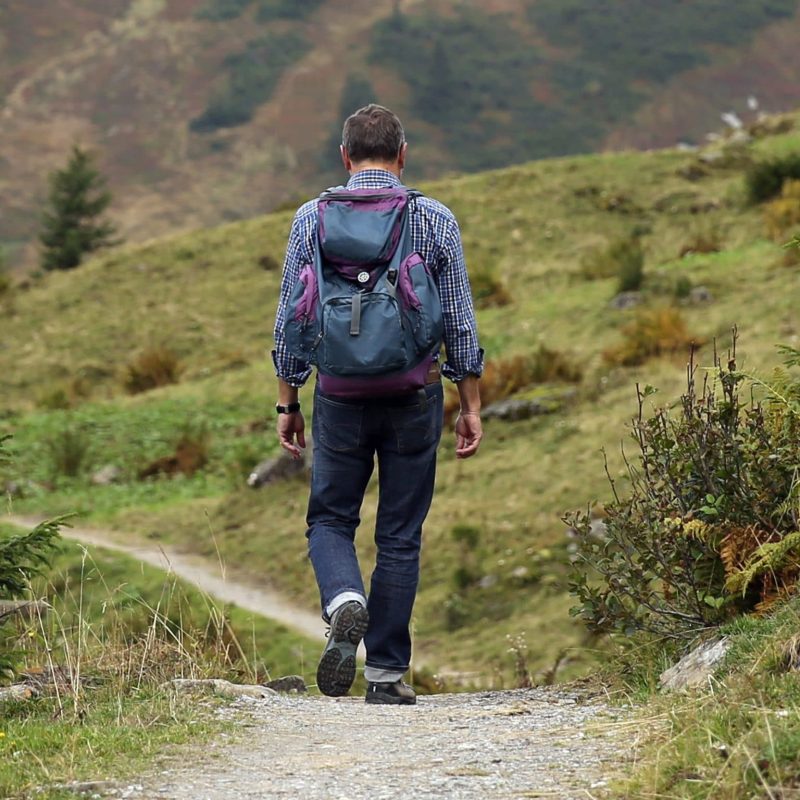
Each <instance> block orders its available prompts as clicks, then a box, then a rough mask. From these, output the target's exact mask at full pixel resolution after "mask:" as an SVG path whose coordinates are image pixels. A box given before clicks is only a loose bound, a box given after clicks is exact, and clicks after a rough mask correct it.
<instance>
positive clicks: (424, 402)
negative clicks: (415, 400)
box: [417, 389, 428, 414]
mask: <svg viewBox="0 0 800 800" xmlns="http://www.w3.org/2000/svg"><path fill="white" fill-rule="evenodd" d="M417 397H419V411H420V414H424V413H425V412H426V411H427V410H428V393H427V392H426V391H425V390H424V389H420V390H419V391H418V392H417Z"/></svg>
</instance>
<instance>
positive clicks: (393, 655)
mask: <svg viewBox="0 0 800 800" xmlns="http://www.w3.org/2000/svg"><path fill="white" fill-rule="evenodd" d="M406 151H407V144H406V142H405V137H404V134H403V127H402V125H401V123H400V120H399V119H398V118H397V116H396V115H395V114H393V113H392V112H391V111H389V110H388V109H386V108H384V107H382V106H379V105H368V106H366V107H364V108H361V109H359V110H358V111H356V112H355V113H354V114H353V115H352V116H350V117H349V118H348V119H347V121H346V122H345V124H344V130H343V136H342V146H341V155H342V161H343V164H344V167H345V169H346V170H347V171H348V173H349V174H350V179H349V181H348V182H347V185H346V187H342V188H341V189H340V190H337V193H336V194H335V197H334V198H333V199H334V200H337V201H341V199H342V198H341V196H340V195H343V196H345V197H346V193H347V192H352V193H353V196H354V197H356V196H359V195H360V196H362V199H363V196H370V197H371V196H375V197H378V198H379V199H380V198H382V197H384V194H385V193H389V194H392V193H395V194H397V195H398V196H402V197H404V198H406V200H405V201H403V202H407V205H406V207H405V208H404V210H403V212H402V213H404V214H406V215H407V219H406V218H403V219H404V224H405V225H406V226H407V227H406V228H404V230H407V231H408V235H409V236H410V246H411V247H412V248H413V250H414V251H416V252H417V253H418V254H419V255H420V256H421V257H422V259H423V260H424V263H425V265H426V269H427V271H428V272H429V273H430V275H431V276H432V278H433V283H434V284H435V287H436V289H437V290H438V295H439V298H438V299H439V300H440V302H441V321H442V323H443V340H444V346H445V349H446V354H447V360H446V361H445V362H444V363H443V364H442V365H441V368H440V366H439V358H438V353H436V352H434V353H433V354H432V356H431V357H429V358H428V360H427V361H426V362H423V366H422V374H421V377H418V378H417V379H418V381H419V383H418V384H416V383H414V384H413V385H412V383H407V385H406V383H404V381H406V373H403V374H402V375H400V376H399V377H398V376H397V375H390V376H388V378H385V377H375V378H366V379H363V380H361V379H357V380H355V382H354V381H352V380H350V381H348V380H347V379H344V380H339V379H337V378H333V377H331V375H330V374H329V371H328V370H326V369H323V362H322V361H317V360H315V359H316V357H317V356H316V354H317V352H318V351H316V350H314V348H315V347H317V345H319V341H320V340H321V339H322V338H323V335H324V330H323V329H322V328H320V332H319V334H318V336H316V337H315V338H314V340H313V341H312V342H311V343H310V344H308V345H307V346H308V347H309V348H310V349H309V350H308V356H307V358H306V357H302V356H303V355H304V354H305V353H306V351H305V350H302V349H298V347H299V346H292V347H291V351H290V346H289V345H288V344H287V336H286V332H287V325H288V326H289V327H290V329H291V325H292V320H295V321H296V317H298V316H299V314H295V313H294V312H293V313H292V315H291V319H290V315H289V314H287V307H288V305H289V303H290V298H292V297H293V293H295V294H294V297H296V296H297V293H296V290H297V288H298V282H299V281H301V282H303V283H305V282H307V283H309V285H310V284H311V283H312V282H313V281H312V278H311V275H312V272H313V274H314V276H317V277H315V278H314V280H321V281H324V280H325V275H326V273H325V268H324V266H323V267H318V268H317V270H316V272H314V270H313V269H312V270H309V268H308V265H315V264H317V265H319V264H321V263H323V260H324V254H323V255H321V254H320V248H321V247H322V245H321V239H322V238H323V236H324V234H325V233H328V234H330V231H327V232H326V231H321V230H320V227H321V226H320V225H319V217H320V212H321V211H322V210H324V208H327V206H323V207H321V206H320V200H312V201H310V202H308V203H306V204H305V205H303V206H301V208H300V209H299V210H298V211H297V214H296V215H295V218H294V221H293V223H292V227H291V232H290V234H289V243H288V247H287V252H286V261H285V264H284V271H283V280H282V284H281V293H280V301H279V304H278V311H277V317H276V323H275V350H274V351H273V361H274V363H275V369H276V372H277V376H278V404H277V406H276V408H277V412H278V422H277V429H278V438H279V440H280V444H281V446H282V447H283V448H284V449H285V450H287V451H288V452H289V453H291V454H292V455H293V456H294V457H295V458H299V457H300V448H303V447H305V438H304V430H305V422H304V419H303V414H302V411H301V410H300V403H299V400H298V389H299V388H300V387H301V386H303V385H304V384H305V382H306V381H307V380H308V378H309V376H310V374H311V363H310V362H311V361H314V363H316V364H317V365H318V379H317V384H316V387H315V391H314V417H313V440H314V455H313V466H312V475H311V490H310V497H309V503H308V514H307V518H306V521H307V524H308V530H307V533H306V536H307V538H308V553H309V557H310V559H311V563H312V565H313V567H314V572H315V575H316V579H317V584H318V586H319V591H320V599H321V604H322V617H323V619H324V620H325V621H326V622H328V623H329V624H330V631H329V634H328V642H327V645H326V647H325V650H324V651H323V654H322V657H321V659H320V663H319V667H318V670H317V683H318V686H319V689H320V691H321V692H322V693H323V694H326V695H330V696H340V695H345V694H347V692H348V691H349V689H350V687H351V685H352V682H353V680H354V678H355V672H356V650H357V647H358V644H359V642H360V641H361V639H362V638H364V643H365V646H366V652H367V659H366V667H365V670H364V676H365V678H366V681H367V694H366V701H367V702H368V703H387V704H397V705H404V704H413V703H415V702H416V695H415V693H414V690H413V689H412V688H411V687H410V686H408V685H407V684H406V683H404V682H403V676H404V675H405V673H406V671H407V670H408V668H409V664H410V660H411V637H410V634H409V623H410V620H411V612H412V608H413V605H414V599H415V596H416V592H417V584H418V579H419V552H420V544H421V537H422V525H423V522H424V520H425V517H426V515H427V513H428V509H429V508H430V504H431V500H432V497H433V487H434V477H435V469H436V451H437V447H438V444H439V439H440V437H441V433H442V424H443V408H442V405H443V391H442V385H441V380H440V375H444V377H446V378H448V379H449V380H451V381H453V382H454V383H455V384H456V386H457V388H458V393H459V397H460V401H461V410H460V413H459V415H458V418H457V420H456V423H455V438H456V441H455V451H456V456H457V457H458V458H469V457H470V456H473V455H475V453H476V452H477V450H478V447H479V445H480V441H481V437H482V429H481V418H480V395H479V390H478V378H479V377H480V375H481V372H482V370H483V351H482V350H481V349H480V348H479V346H478V339H477V331H476V325H475V317H474V312H473V303H472V297H471V294H470V286H469V280H468V278H467V273H466V268H465V264H464V255H463V250H462V245H461V235H460V232H459V228H458V224H457V222H456V220H455V217H454V216H453V214H452V212H451V211H450V210H449V209H448V208H446V207H445V206H444V205H442V204H441V203H439V202H437V201H435V200H433V199H430V198H427V197H424V196H421V195H419V194H418V193H411V192H408V193H406V192H405V190H404V187H403V186H402V183H401V176H402V173H403V168H404V166H405V161H406ZM382 193H384V194H382ZM392 196H394V195H392ZM325 198H326V195H323V201H322V202H323V203H325V202H327V201H326V200H325ZM331 202H333V200H331ZM379 205H380V204H379ZM352 206H353V207H354V208H355V207H356V206H358V203H356V202H355V201H354V203H353V204H352ZM364 219H367V218H366V217H365V218H364ZM326 221H327V217H326ZM329 238H330V236H329ZM315 258H316V259H317V260H316V261H315ZM304 268H305V269H306V272H305V273H304V275H303V278H302V280H301V271H302V270H303V269H304ZM370 276H371V273H369V272H367V271H362V272H357V273H354V274H353V276H352V279H353V281H354V283H353V288H352V289H351V290H349V291H350V292H352V294H349V295H348V296H347V299H346V300H345V301H344V302H346V303H350V301H351V300H352V306H353V309H352V311H350V310H348V312H347V313H348V314H352V320H350V318H348V324H349V325H350V326H351V327H350V329H349V332H350V333H351V334H356V335H357V334H358V333H359V331H360V328H359V324H360V320H361V314H362V310H361V309H362V297H364V294H363V292H364V291H366V290H365V289H364V288H363V287H359V286H358V283H357V282H364V283H365V284H366V285H367V286H369V283H370V282H371V281H372V280H373V279H372V278H371V277H370ZM384 280H385V279H384ZM388 280H389V281H390V283H391V281H392V280H393V281H394V284H393V286H394V287H396V289H392V286H388V285H387V286H388V289H389V291H395V290H396V291H400V288H399V286H398V281H397V276H396V273H395V274H394V275H392V270H389V279H388ZM400 283H402V276H401V281H400ZM300 288H303V287H300ZM314 288H315V289H317V291H318V292H320V291H321V290H320V288H319V287H316V286H315V287H314ZM375 291H377V289H376V290H375ZM356 295H361V296H359V297H357V296H356ZM393 296H394V295H393ZM315 298H316V301H317V302H318V300H319V298H318V297H317V295H314V294H313V293H311V294H309V300H308V303H307V306H308V307H307V308H306V313H308V315H309V316H308V319H311V318H312V316H314V315H313V313H312V312H311V311H309V309H310V308H311V304H312V303H313V302H314V301H315ZM356 301H357V302H356ZM303 302H304V303H305V302H306V301H305V300H304V301H303ZM363 302H364V303H366V302H367V300H366V299H364V301H363ZM356 305H357V306H358V311H356V309H355V307H356ZM388 305H391V304H387V307H388ZM347 307H348V309H349V308H350V306H349V305H348V306H347ZM357 317H358V318H357ZM305 319H306V318H304V320H305ZM320 319H321V320H322V322H320V323H319V324H320V325H322V324H324V320H325V319H328V317H326V316H325V315H324V314H322V313H321V314H320ZM303 324H305V322H304V323H303ZM401 327H403V329H404V330H405V326H400V325H398V328H397V329H398V330H400V329H401ZM305 330H306V328H302V331H305ZM312 330H315V329H312ZM387 335H388V334H387ZM295 338H297V337H295ZM301 338H302V337H301ZM328 338H329V339H331V338H333V337H332V334H330V333H328ZM375 338H377V337H375ZM359 341H360V343H361V344H364V340H363V337H362V339H361V340H359ZM342 342H343V345H342V346H347V345H348V337H347V336H344V337H343V338H342ZM366 344H369V342H366ZM304 346H305V345H304ZM326 346H328V345H327V344H326ZM437 350H438V348H437ZM298 353H299V354H300V356H298V355H297V354H298ZM326 363H327V362H326ZM426 368H427V370H426ZM411 372H414V373H415V374H416V375H417V376H419V372H420V370H419V368H416V369H415V370H411ZM408 374H409V375H410V374H411V373H408ZM419 387H422V388H419ZM376 455H377V462H378V475H379V484H378V510H377V517H376V524H375V543H376V545H377V556H376V562H375V568H374V571H373V573H372V577H371V581H370V588H369V593H367V592H366V590H365V588H364V584H363V581H362V577H361V571H360V569H359V565H358V560H357V558H356V551H355V546H354V540H355V532H356V528H357V527H358V525H359V522H360V517H359V514H360V509H361V503H362V500H363V498H364V492H365V490H366V487H367V483H368V481H369V479H370V476H371V474H372V471H373V468H374V458H375V456H376Z"/></svg>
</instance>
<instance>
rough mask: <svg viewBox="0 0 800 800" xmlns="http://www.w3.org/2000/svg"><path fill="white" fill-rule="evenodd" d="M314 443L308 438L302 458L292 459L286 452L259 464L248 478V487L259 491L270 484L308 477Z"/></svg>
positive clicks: (282, 451)
mask: <svg viewBox="0 0 800 800" xmlns="http://www.w3.org/2000/svg"><path fill="white" fill-rule="evenodd" d="M312 450H313V443H312V441H311V437H310V436H306V448H305V450H303V451H302V453H303V455H302V457H301V458H292V457H291V455H289V453H287V452H286V451H285V450H281V452H280V453H279V454H278V455H277V456H274V457H273V458H268V459H266V460H265V461H262V462H261V463H260V464H257V465H256V466H255V467H254V468H253V471H252V472H251V473H250V475H249V476H248V478H247V485H248V486H249V487H250V488H251V489H259V488H261V487H262V486H266V485H267V484H268V483H275V482H276V481H285V480H289V479H290V478H296V477H298V476H300V475H306V474H307V473H309V472H310V471H311V452H312Z"/></svg>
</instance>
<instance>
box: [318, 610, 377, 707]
mask: <svg viewBox="0 0 800 800" xmlns="http://www.w3.org/2000/svg"><path fill="white" fill-rule="evenodd" d="M368 622H369V615H368V614H367V609H366V608H364V606H362V605H361V603H359V602H357V601H355V600H350V601H349V602H348V603H345V604H344V605H343V606H341V607H340V608H337V609H336V611H335V612H334V614H333V616H332V617H331V629H330V631H328V644H326V645H325V649H324V650H323V651H322V657H321V658H320V660H319V666H318V667H317V686H318V687H319V690H320V691H321V692H322V694H326V695H328V697H342V696H343V695H346V694H347V693H348V692H349V691H350V687H351V686H352V685H353V681H354V680H355V677H356V650H357V649H358V643H359V642H360V641H361V640H362V639H363V638H364V634H365V633H366V632H367V623H368Z"/></svg>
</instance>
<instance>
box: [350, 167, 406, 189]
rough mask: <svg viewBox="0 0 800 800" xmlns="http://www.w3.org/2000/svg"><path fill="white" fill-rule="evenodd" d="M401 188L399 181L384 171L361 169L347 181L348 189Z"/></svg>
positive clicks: (395, 176) (392, 174)
mask: <svg viewBox="0 0 800 800" xmlns="http://www.w3.org/2000/svg"><path fill="white" fill-rule="evenodd" d="M390 186H391V187H393V186H402V184H401V183H400V179H399V178H398V177H397V175H395V174H394V173H392V172H388V171H387V170H385V169H362V170H361V171H360V172H356V174H355V175H352V176H351V177H350V180H349V181H347V188H348V189H386V188H388V187H390Z"/></svg>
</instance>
